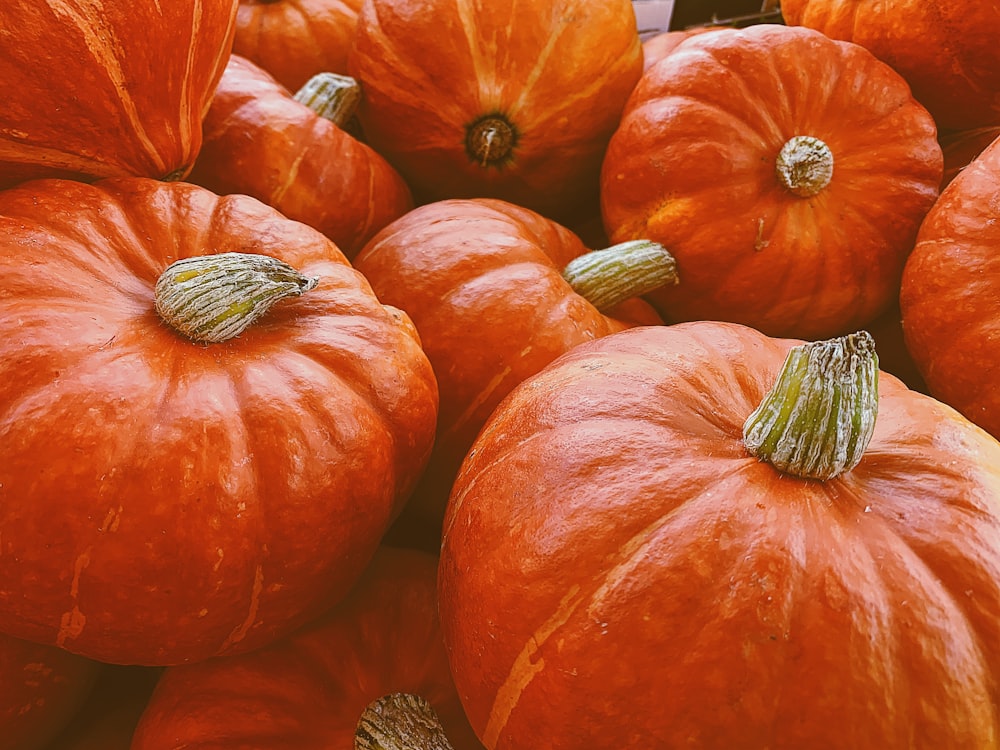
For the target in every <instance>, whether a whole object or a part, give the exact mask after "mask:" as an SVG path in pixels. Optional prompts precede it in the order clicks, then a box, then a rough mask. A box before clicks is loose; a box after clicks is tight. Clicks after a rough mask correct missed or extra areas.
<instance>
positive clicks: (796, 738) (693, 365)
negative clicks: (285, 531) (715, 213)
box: [438, 321, 1000, 750]
mask: <svg viewBox="0 0 1000 750" xmlns="http://www.w3.org/2000/svg"><path fill="white" fill-rule="evenodd" d="M876 362H877V357H876V356H875V354H874V346H873V342H872V339H871V337H870V336H869V335H868V334H866V333H864V332H863V331H862V332H857V333H854V334H849V335H847V336H844V337H838V338H836V339H831V340H825V341H819V342H810V343H808V344H804V343H802V342H799V341H797V340H787V339H774V338H770V337H767V336H765V335H764V334H762V333H760V332H759V331H756V330H754V329H751V328H748V327H745V326H741V325H739V324H734V323H726V322H715V321H695V322H690V323H680V324H677V325H673V326H645V327H638V328H633V329H630V330H626V331H622V332H620V333H616V334H612V335H610V336H606V337H604V338H602V339H599V340H597V341H593V342H590V343H588V344H582V345H580V346H578V347H577V348H575V349H574V350H572V351H570V352H568V353H567V354H565V355H563V356H562V357H560V358H559V359H558V360H556V361H555V362H553V363H552V364H551V365H550V366H549V367H548V368H546V369H545V370H544V371H542V372H541V373H539V374H538V375H536V376H534V377H532V378H530V379H528V380H526V381H525V382H524V383H522V384H521V385H520V386H518V387H517V388H516V389H515V390H514V391H513V392H512V393H511V394H510V395H509V396H508V398H507V399H506V400H505V401H504V402H503V403H502V404H501V405H500V406H499V407H498V408H497V410H496V411H495V412H494V414H493V415H492V417H491V418H490V420H489V422H488V423H487V424H486V425H485V426H484V428H483V431H482V433H481V434H480V436H479V438H478V439H477V440H476V442H475V444H474V446H473V447H472V449H471V450H470V452H469V456H468V458H467V459H466V461H465V463H464V464H463V466H462V470H461V472H460V474H459V476H458V478H457V480H456V482H455V487H454V491H453V493H452V496H451V499H450V501H449V506H448V515H447V518H446V521H445V529H444V540H443V546H442V550H441V562H440V567H439V571H440V572H439V579H438V594H439V606H440V612H441V623H442V629H443V632H444V637H445V644H446V647H447V649H448V654H449V661H450V664H451V667H452V673H453V675H454V678H455V684H456V686H457V687H458V691H459V695H460V697H461V699H462V702H463V704H464V705H465V708H466V711H467V714H468V716H469V720H470V722H471V724H472V726H473V728H474V729H475V730H476V732H477V734H478V736H479V737H480V738H481V740H482V741H483V743H484V744H485V745H486V747H489V748H491V749H494V750H511V749H512V748H537V747H539V746H542V745H544V746H545V747H549V748H553V750H568V749H569V748H573V749H574V750H575V749H576V748H591V747H594V744H595V738H599V745H600V746H601V747H608V748H612V747H613V748H622V749H631V748H650V747H664V748H666V747H671V748H678V747H703V748H723V747H724V748H733V749H734V750H741V749H743V748H746V749H747V750H750V749H751V748H763V747H767V748H774V749H775V750H785V749H787V750H791V749H792V748H807V747H808V748H831V749H832V748H847V747H850V748H857V749H858V750H874V749H875V748H878V750H883V749H884V748H902V747H907V748H915V749H916V748H927V749H928V750H929V749H930V748H943V747H947V748H955V749H956V750H958V749H960V748H968V749H969V750H972V749H973V748H975V749H976V750H985V749H986V748H996V747H998V746H1000V737H998V720H997V705H998V703H1000V689H998V686H1000V680H998V669H1000V443H998V442H997V441H996V440H994V439H993V438H991V437H990V436H989V435H987V434H986V433H985V432H984V431H982V430H981V429H979V428H978V427H976V426H975V425H973V424H972V423H970V422H969V421H968V420H966V419H964V418H963V417H962V416H961V415H959V414H958V413H957V412H955V411H954V410H953V409H951V408H950V407H948V406H946V405H944V404H942V403H940V402H939V401H937V400H935V399H932V398H930V397H928V396H925V395H922V394H919V393H917V392H915V391H912V390H910V389H908V388H906V386H905V385H903V384H902V383H901V382H900V381H899V380H897V379H896V378H894V377H893V376H891V375H889V374H887V373H884V372H883V373H880V372H879V371H878V369H877V363H876ZM845 717H849V720H846V718H845Z"/></svg>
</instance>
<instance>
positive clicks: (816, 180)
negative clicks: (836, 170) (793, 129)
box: [775, 135, 833, 198]
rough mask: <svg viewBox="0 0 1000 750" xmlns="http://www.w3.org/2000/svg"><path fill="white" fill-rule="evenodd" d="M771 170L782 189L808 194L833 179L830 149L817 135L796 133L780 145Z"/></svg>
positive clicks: (803, 194)
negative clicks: (773, 171) (776, 176)
mask: <svg viewBox="0 0 1000 750" xmlns="http://www.w3.org/2000/svg"><path fill="white" fill-rule="evenodd" d="M775 171H776V172H777V175H778V182H780V183H781V184H782V186H784V188H785V189H786V190H788V191H790V192H792V193H794V194H795V195H797V196H799V197H800V198H810V197H812V196H814V195H816V194H817V193H819V192H820V191H821V190H822V189H823V188H825V187H826V186H827V185H829V184H830V180H832V179H833V152H832V151H831V150H830V147H829V146H827V145H826V143H824V142H823V141H821V140H820V139H819V138H814V137H812V136H809V135H797V136H795V137H794V138H789V139H788V142H787V143H785V145H784V146H782V147H781V151H780V153H779V154H778V159H777V161H776V162H775Z"/></svg>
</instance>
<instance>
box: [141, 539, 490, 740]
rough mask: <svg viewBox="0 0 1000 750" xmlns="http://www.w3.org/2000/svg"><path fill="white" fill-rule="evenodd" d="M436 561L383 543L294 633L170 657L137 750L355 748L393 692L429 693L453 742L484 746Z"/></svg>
mask: <svg viewBox="0 0 1000 750" xmlns="http://www.w3.org/2000/svg"><path fill="white" fill-rule="evenodd" d="M436 571H437V557H436V556H432V555H430V554H427V553H424V552H419V551H417V550H401V549H393V548H389V547H383V548H381V549H380V550H379V552H377V553H376V555H375V557H374V559H373V560H372V564H371V565H370V566H369V568H368V569H367V570H366V571H365V573H364V575H363V576H362V577H361V579H360V580H359V581H358V584H357V585H356V586H355V587H354V589H353V590H352V592H351V594H350V595H349V596H348V597H347V598H346V599H345V600H344V601H343V602H341V603H340V604H339V605H338V606H337V607H335V608H333V609H332V610H330V611H329V612H327V613H325V614H323V615H321V616H320V617H318V618H316V619H315V620H313V621H312V622H311V623H309V624H308V625H306V626H305V627H303V628H301V629H299V630H297V631H296V632H295V633H293V634H292V635H290V636H289V637H288V638H284V639H282V640H281V641H279V642H276V643H274V644H271V645H270V646H267V647H265V648H262V649H259V650H257V651H255V652H253V653H250V654H244V655H242V656H234V657H228V658H220V659H211V660H208V661H205V662H202V663H200V664H193V665H190V666H183V667H170V668H168V669H167V670H166V671H165V672H164V674H163V677H162V678H161V680H160V682H159V684H158V685H157V687H156V691H155V692H154V694H153V697H152V699H151V700H150V702H149V704H148V706H147V707H146V710H145V712H144V713H143V715H142V718H141V719H140V721H139V726H138V728H137V730H136V733H135V737H134V739H133V743H132V747H131V750H174V748H179V747H184V748H188V749H189V750H209V749H210V748H211V750H224V749H227V748H229V749H231V750H237V749H238V748H251V747H252V748H255V750H300V749H301V748H351V747H353V746H354V729H355V727H356V725H357V723H358V719H359V718H360V716H361V713H362V712H363V711H364V709H365V707H366V706H367V705H368V704H369V703H371V702H372V701H374V700H377V699H378V698H381V697H382V696H383V695H387V694H390V693H396V692H408V693H416V694H419V695H421V696H423V697H424V698H425V699H427V700H428V701H429V702H430V703H431V705H432V706H433V707H434V709H435V712H436V713H437V715H438V718H439V719H440V720H441V722H442V725H443V726H444V728H445V730H446V731H447V732H448V735H449V739H450V740H451V742H452V745H453V746H454V748H455V750H474V749H475V748H479V749H480V750H481V748H482V746H481V745H480V744H479V742H478V741H477V740H476V737H475V735H474V734H473V733H472V730H471V728H470V727H469V724H468V720H467V719H466V718H465V714H464V712H463V709H462V705H461V703H459V701H458V696H457V694H456V692H455V685H454V683H453V682H452V679H451V674H450V672H449V667H448V660H447V658H446V656H445V652H444V644H443V641H442V640H441V629H440V624H439V620H438V616H437V594H436V590H435V575H436Z"/></svg>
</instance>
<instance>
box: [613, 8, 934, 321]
mask: <svg viewBox="0 0 1000 750" xmlns="http://www.w3.org/2000/svg"><path fill="white" fill-rule="evenodd" d="M936 136H937V131H936V128H935V126H934V122H933V120H932V119H931V117H930V115H929V114H928V113H927V111H926V110H925V109H924V108H923V107H922V106H921V105H920V104H919V103H917V102H916V101H915V100H914V99H913V97H912V96H911V94H910V90H909V87H908V86H907V85H906V82H905V81H904V80H903V79H902V78H901V77H900V76H899V75H898V74H897V73H896V72H894V71H893V70H892V69H891V68H889V67H888V66H887V65H885V64H884V63H882V62H879V61H878V60H877V59H875V57H873V56H872V55H871V53H869V52H868V51H866V50H865V49H864V48H862V47H859V46H857V45H853V44H849V43H847V42H837V41H834V40H831V39H829V38H827V37H825V36H823V35H822V34H820V33H819V32H816V31H812V30H810V29H805V28H801V27H796V28H791V27H786V26H780V25H774V24H760V25H756V26H751V27H749V28H746V29H739V30H737V29H717V30H715V31H713V32H712V33H710V34H699V35H697V36H694V37H691V38H689V39H687V40H685V41H684V43H683V44H681V45H680V46H678V47H677V48H676V49H675V50H674V51H673V52H672V53H671V54H669V55H667V56H666V57H665V58H663V59H662V60H660V62H659V63H657V64H655V65H653V66H652V67H650V68H648V69H647V70H646V72H645V73H644V74H643V77H642V79H641V80H640V82H639V84H638V85H637V86H636V88H635V90H634V91H633V93H632V96H631V98H630V99H629V102H628V104H627V106H626V108H625V112H624V114H623V115H622V120H621V124H620V126H619V128H618V130H617V131H616V132H615V134H614V136H613V137H612V139H611V142H610V144H609V146H608V150H607V154H606V156H605V159H604V167H603V174H602V183H601V184H602V192H601V203H602V212H603V216H604V224H605V228H606V229H607V232H608V236H609V237H610V239H611V241H612V242H622V241H624V240H629V239H638V238H646V239H650V240H653V241H655V242H659V243H660V244H662V245H663V246H664V247H665V248H667V250H669V251H670V253H671V254H673V255H674V257H675V258H676V259H677V266H678V274H679V276H680V278H681V279H682V280H683V283H681V284H678V285H676V286H672V287H665V288H663V289H661V290H659V291H657V292H655V293H653V294H651V295H649V296H648V299H650V300H651V301H652V302H653V303H654V304H655V305H656V307H657V309H658V310H659V311H660V312H661V314H663V316H664V317H665V318H666V319H667V320H669V321H673V322H676V321H681V320H699V319H710V320H729V321H733V322H738V323H744V324H746V325H750V326H752V327H754V328H757V329H759V330H761V331H763V332H765V333H768V334H771V335H781V336H796V337H799V338H818V337H823V336H829V335H836V334H840V333H845V332H847V331H851V330H854V329H856V328H858V327H860V326H862V325H864V324H866V323H868V322H869V321H870V320H872V319H873V318H875V317H876V316H877V315H879V314H880V313H882V312H884V311H885V310H886V309H887V308H888V307H889V306H890V305H891V304H892V302H893V301H894V300H895V299H896V296H897V294H898V290H899V278H900V274H901V272H902V268H903V263H904V262H905V260H906V256H907V254H908V253H909V251H910V250H911V249H912V247H913V242H914V239H915V237H916V233H917V228H918V227H919V225H920V222H921V220H922V219H923V217H924V215H925V214H926V213H927V211H928V210H929V209H930V207H931V205H932V204H933V203H934V200H935V199H936V198H937V195H938V187H939V185H940V182H941V174H942V169H943V167H942V155H941V148H940V146H939V145H938V143H937V139H936Z"/></svg>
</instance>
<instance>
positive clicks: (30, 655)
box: [0, 634, 101, 750]
mask: <svg viewBox="0 0 1000 750" xmlns="http://www.w3.org/2000/svg"><path fill="white" fill-rule="evenodd" d="M100 670H101V665H100V664H99V663H98V662H96V661H92V660H91V659H85V658H83V657H81V656H76V655H75V654H71V653H69V652H68V651H64V650H62V649H59V648H53V647H52V646H43V645H40V644H37V643H30V642H28V641H23V640H21V639H19V638H12V637H11V636H8V635H2V634H0V750H38V748H41V747H44V746H45V745H46V743H48V742H49V741H50V740H51V739H52V738H53V737H55V735H56V734H57V733H58V732H59V731H60V730H61V729H62V728H63V727H65V726H66V725H67V724H69V723H70V721H71V720H72V719H73V718H74V717H75V716H76V714H77V713H78V712H79V711H80V709H81V706H83V704H84V702H85V701H86V700H87V697H88V696H89V695H90V694H91V692H92V691H93V688H94V681H95V680H96V679H97V676H98V674H99V673H100ZM60 750H61V749H60Z"/></svg>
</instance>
